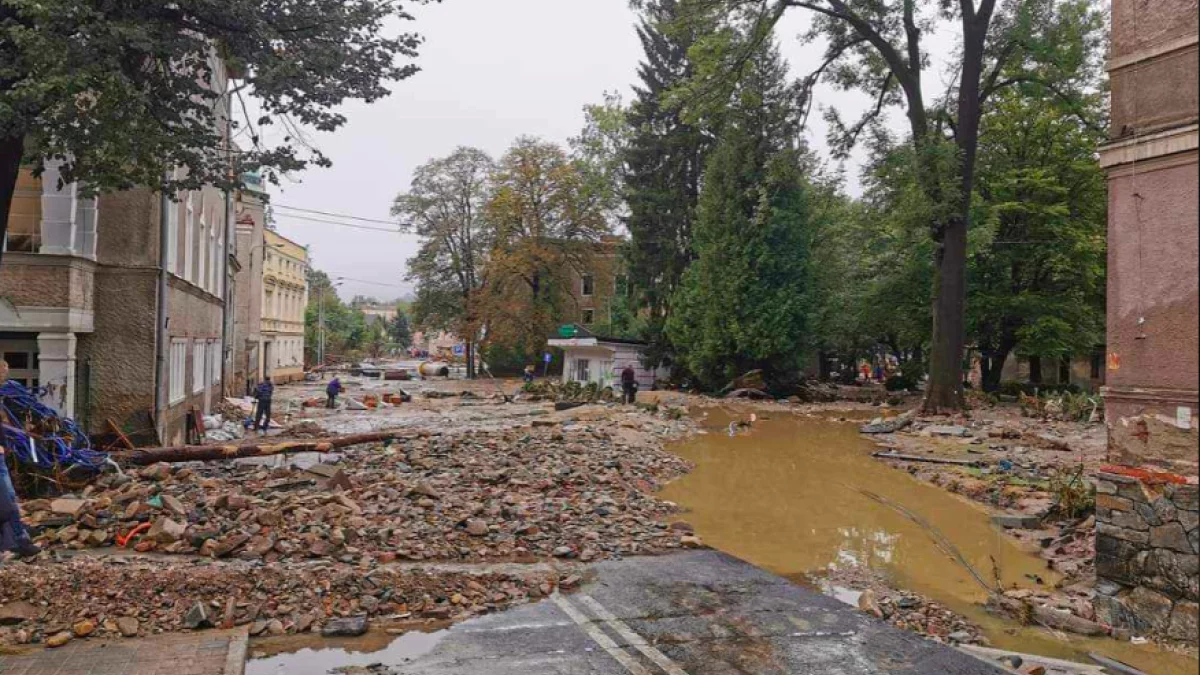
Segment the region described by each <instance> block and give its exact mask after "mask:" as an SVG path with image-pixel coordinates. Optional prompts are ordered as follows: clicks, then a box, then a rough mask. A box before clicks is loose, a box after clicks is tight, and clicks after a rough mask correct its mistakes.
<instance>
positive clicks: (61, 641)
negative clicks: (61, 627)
mask: <svg viewBox="0 0 1200 675" xmlns="http://www.w3.org/2000/svg"><path fill="white" fill-rule="evenodd" d="M70 641H71V634H70V633H68V632H67V631H63V632H61V633H55V634H54V635H51V636H50V637H48V638H46V646H47V647H50V648H51V649H53V648H55V647H61V646H63V645H65V644H67V643H68V642H70Z"/></svg>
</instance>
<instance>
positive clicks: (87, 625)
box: [71, 619, 96, 637]
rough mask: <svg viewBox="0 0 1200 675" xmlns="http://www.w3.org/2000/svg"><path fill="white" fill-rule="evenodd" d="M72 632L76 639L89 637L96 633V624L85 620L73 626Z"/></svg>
mask: <svg viewBox="0 0 1200 675" xmlns="http://www.w3.org/2000/svg"><path fill="white" fill-rule="evenodd" d="M71 632H72V633H74V634H75V637H87V636H89V635H91V634H92V633H95V632H96V624H95V622H93V621H89V620H86V619H85V620H83V621H79V622H77V623H76V624H75V625H74V626H71Z"/></svg>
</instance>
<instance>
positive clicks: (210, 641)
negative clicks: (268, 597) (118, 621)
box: [0, 629, 246, 675]
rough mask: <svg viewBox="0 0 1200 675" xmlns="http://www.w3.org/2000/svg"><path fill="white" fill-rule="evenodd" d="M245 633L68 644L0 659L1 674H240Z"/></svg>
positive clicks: (76, 641) (156, 636)
mask: <svg viewBox="0 0 1200 675" xmlns="http://www.w3.org/2000/svg"><path fill="white" fill-rule="evenodd" d="M245 662H246V631H245V629H237V630H231V631H218V630H212V631H202V632H198V633H177V634H174V635H155V636H151V637H145V638H138V639H134V640H106V639H90V640H73V641H71V642H70V643H68V644H67V645H66V646H64V647H60V648H58V649H41V648H38V649H35V650H33V651H31V652H30V653H28V654H23V655H20V656H0V673H2V674H3V675H242V672H243V668H244V666H245Z"/></svg>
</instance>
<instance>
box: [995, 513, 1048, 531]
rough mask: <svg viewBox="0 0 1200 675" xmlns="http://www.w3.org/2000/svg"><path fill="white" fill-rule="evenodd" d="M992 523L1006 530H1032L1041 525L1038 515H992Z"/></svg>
mask: <svg viewBox="0 0 1200 675" xmlns="http://www.w3.org/2000/svg"><path fill="white" fill-rule="evenodd" d="M992 523H994V524H996V525H999V526H1000V527H1003V528H1004V529H1006V530H1033V529H1037V528H1038V527H1040V526H1041V524H1042V519H1041V518H1040V517H1038V516H1028V515H1015V514H999V515H995V516H992Z"/></svg>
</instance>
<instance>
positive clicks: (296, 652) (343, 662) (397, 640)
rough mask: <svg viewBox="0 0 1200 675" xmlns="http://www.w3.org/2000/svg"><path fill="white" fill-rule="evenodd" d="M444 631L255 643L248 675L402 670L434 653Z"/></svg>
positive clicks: (294, 638) (285, 639) (276, 640)
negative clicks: (380, 666) (381, 667)
mask: <svg viewBox="0 0 1200 675" xmlns="http://www.w3.org/2000/svg"><path fill="white" fill-rule="evenodd" d="M445 635H446V631H445V630H429V631H425V630H419V629H418V630H411V631H409V632H407V633H404V634H403V635H400V636H396V635H391V634H389V633H386V632H383V631H373V632H371V633H368V634H367V635H365V636H363V637H360V638H322V637H321V636H319V635H305V636H289V637H279V638H267V639H264V640H256V641H255V643H254V646H253V648H252V650H251V654H250V657H251V658H250V661H249V662H248V663H247V665H246V675H327V674H328V673H331V672H337V671H339V670H340V671H341V672H346V671H347V670H349V671H350V672H353V668H354V667H355V666H358V667H360V668H365V667H367V666H370V665H372V664H376V663H379V664H384V665H387V666H401V665H404V664H405V663H407V662H409V661H411V660H413V659H416V658H418V657H420V656H423V655H425V654H427V653H429V652H430V651H432V650H433V648H434V647H436V646H437V645H438V643H439V642H441V641H442V639H443V638H444V637H445Z"/></svg>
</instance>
